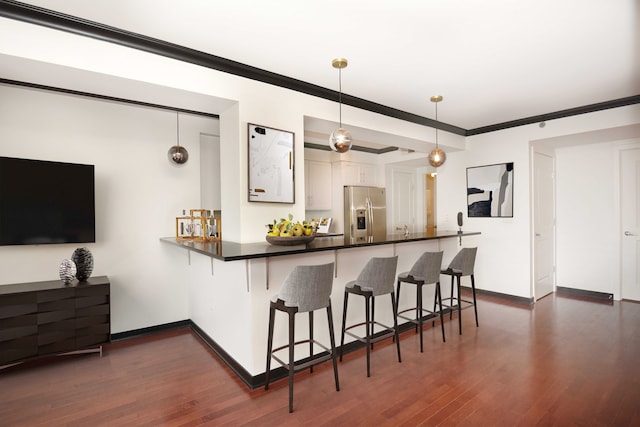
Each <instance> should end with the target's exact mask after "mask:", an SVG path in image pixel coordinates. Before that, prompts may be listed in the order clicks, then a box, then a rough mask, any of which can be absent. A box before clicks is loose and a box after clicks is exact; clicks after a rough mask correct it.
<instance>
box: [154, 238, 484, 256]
mask: <svg viewBox="0 0 640 427" xmlns="http://www.w3.org/2000/svg"><path fill="white" fill-rule="evenodd" d="M461 234H462V236H463V237H464V236H473V235H478V234H480V232H478V231H463V232H462V233H458V232H457V231H433V232H427V233H411V234H409V235H408V236H405V235H404V234H388V235H387V237H386V239H385V240H382V241H376V242H370V243H350V242H349V238H346V237H345V236H343V235H341V236H335V237H323V238H316V239H314V240H313V241H312V242H310V243H307V244H301V245H295V246H275V245H271V244H269V243H267V242H266V241H264V242H255V243H235V242H227V241H224V240H223V241H221V242H203V241H197V240H178V239H176V238H175V237H162V238H161V239H160V241H161V242H164V243H169V244H172V245H176V246H179V247H182V248H184V249H188V250H191V251H195V252H198V253H201V254H203V255H207V256H210V257H213V258H216V259H219V260H222V261H237V260H243V259H253V258H266V257H274V256H284V255H293V254H302V253H310V252H319V251H328V250H335V249H347V248H360V247H365V246H376V245H388V244H393V243H405V242H417V241H421V240H434V239H447V238H457V237H460V235H461Z"/></svg>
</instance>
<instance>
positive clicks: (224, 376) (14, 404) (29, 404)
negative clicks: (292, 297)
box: [0, 295, 640, 427]
mask: <svg viewBox="0 0 640 427" xmlns="http://www.w3.org/2000/svg"><path fill="white" fill-rule="evenodd" d="M265 310H267V307H266V305H265ZM478 310H479V317H480V327H479V328H476V327H475V324H474V321H473V312H472V311H469V310H466V311H464V312H463V315H462V317H463V328H464V330H463V335H462V336H460V335H458V332H457V319H456V317H455V316H454V318H453V320H447V321H446V323H445V330H446V332H447V342H446V343H443V342H442V339H441V335H440V329H439V325H438V324H437V323H436V328H431V324H430V323H429V324H428V326H427V327H426V329H425V337H424V338H425V352H424V353H420V352H419V340H418V335H417V334H415V333H414V332H413V331H408V332H405V333H404V334H402V335H401V347H402V363H398V362H397V359H396V355H395V346H393V345H391V342H390V340H389V342H387V343H380V344H377V345H376V347H375V349H374V350H373V352H372V367H371V377H370V378H367V377H366V367H365V358H364V350H360V351H356V352H354V353H351V354H348V355H345V358H344V361H343V362H342V363H339V365H338V368H339V373H340V386H341V390H340V391H339V392H336V391H335V386H334V383H333V373H332V369H331V364H330V363H327V364H324V365H322V366H319V367H316V369H315V370H314V373H313V374H308V372H305V373H300V374H298V375H297V376H296V378H295V385H294V393H295V394H294V412H293V413H292V414H289V413H288V394H287V393H288V391H287V381H286V379H284V380H279V381H277V382H275V383H272V385H271V387H270V389H269V391H267V392H265V391H264V390H263V389H257V390H249V389H248V388H247V387H246V386H245V385H244V384H243V383H242V382H241V381H239V380H238V379H237V378H236V377H235V375H234V374H233V373H232V372H231V371H230V370H229V369H228V368H226V366H224V365H223V364H222V363H221V362H220V361H219V360H218V359H217V357H216V356H215V355H214V354H213V353H212V352H211V350H210V349H209V348H208V347H207V346H206V345H204V344H203V343H202V342H201V341H200V340H199V339H198V337H196V336H195V335H194V334H193V333H192V332H191V331H190V330H189V329H179V330H174V331H169V332H162V333H157V334H155V335H152V336H147V337H142V338H135V339H130V340H126V341H121V342H118V343H113V344H111V345H109V346H108V347H107V349H106V351H105V355H104V356H103V357H102V358H100V357H98V356H97V355H81V356H70V357H60V358H56V359H55V360H53V361H50V362H48V363H31V364H24V365H21V366H18V367H12V368H8V369H5V370H4V371H2V372H0V426H4V427H9V426H20V427H23V426H29V427H32V426H83V427H86V426H90V427H97V426H201V425H212V426H213V425H230V426H236V425H257V426H276V425H277V426H288V425H292V426H294V425H338V426H342V425H347V426H372V425H376V426H417V425H420V426H571V425H574V426H638V425H640V304H637V303H633V302H614V303H613V304H609V303H603V302H598V301H589V300H587V299H584V298H578V297H563V296H560V295H551V296H548V297H546V298H544V299H542V300H540V301H538V302H537V303H536V305H535V308H530V307H529V306H519V305H517V304H513V303H505V302H503V301H499V300H495V299H491V298H487V297H481V298H480V299H479V301H478ZM265 328H266V325H265ZM265 345H266V344H265ZM265 351H266V349H265Z"/></svg>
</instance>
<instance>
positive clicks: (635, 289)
mask: <svg viewBox="0 0 640 427" xmlns="http://www.w3.org/2000/svg"><path fill="white" fill-rule="evenodd" d="M620 169H621V170H620V172H621V178H622V179H621V182H620V184H621V188H620V209H621V217H622V234H623V235H622V298H623V299H630V300H635V301H640V273H638V265H640V208H639V207H638V204H639V203H640V149H634V150H623V151H622V152H621V158H620Z"/></svg>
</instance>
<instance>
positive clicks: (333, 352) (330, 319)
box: [327, 302, 340, 391]
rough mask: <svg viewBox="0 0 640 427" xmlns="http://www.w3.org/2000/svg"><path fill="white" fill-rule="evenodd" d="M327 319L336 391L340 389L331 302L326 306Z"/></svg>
mask: <svg viewBox="0 0 640 427" xmlns="http://www.w3.org/2000/svg"><path fill="white" fill-rule="evenodd" d="M327 320H328V322H329V341H330V342H331V359H332V362H333V376H334V377H335V380H336V391H340V381H339V380H338V362H337V358H338V356H337V355H336V339H335V337H334V336H333V313H332V312H331V302H329V305H328V306H327Z"/></svg>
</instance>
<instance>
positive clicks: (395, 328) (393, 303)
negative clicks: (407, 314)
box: [389, 291, 402, 362]
mask: <svg viewBox="0 0 640 427" xmlns="http://www.w3.org/2000/svg"><path fill="white" fill-rule="evenodd" d="M389 295H391V309H392V310H393V335H394V336H395V338H396V348H397V349H398V362H402V358H401V357H400V336H399V335H398V302H397V301H396V299H395V296H394V293H393V291H392V292H391V293H390V294H389Z"/></svg>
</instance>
